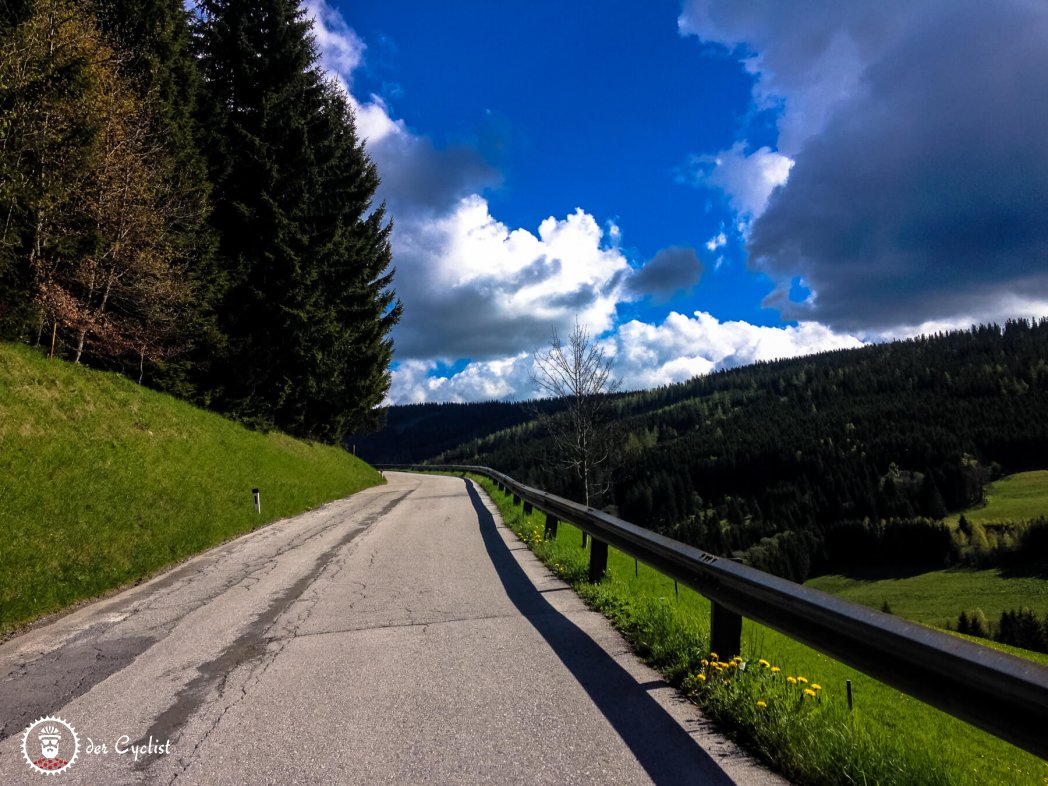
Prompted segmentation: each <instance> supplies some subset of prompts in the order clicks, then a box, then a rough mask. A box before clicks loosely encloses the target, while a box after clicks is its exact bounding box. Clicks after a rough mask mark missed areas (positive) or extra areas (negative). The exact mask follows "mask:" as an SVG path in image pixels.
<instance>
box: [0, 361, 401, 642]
mask: <svg viewBox="0 0 1048 786" xmlns="http://www.w3.org/2000/svg"><path fill="white" fill-rule="evenodd" d="M381 482H383V481H382V478H381V476H380V475H379V473H378V472H376V471H375V470H374V469H372V468H371V467H369V466H367V465H366V464H364V463H363V462H361V461H359V460H357V459H355V458H354V457H353V456H351V455H349V454H348V453H346V451H344V450H341V449H339V448H336V447H332V446H329V445H319V444H312V443H308V442H303V441H300V440H296V439H292V438H290V437H288V436H286V435H284V434H280V433H268V434H263V433H259V432H256V431H250V430H248V429H246V428H244V427H243V426H241V425H239V424H236V423H234V422H232V421H229V420H226V419H224V418H222V417H219V416H218V415H215V414H213V413H209V412H205V411H204V410H201V409H198V408H196V407H193V406H191V405H190V404H187V403H186V402H184V401H180V400H178V399H175V398H172V397H170V396H166V395H163V394H160V393H156V392H154V391H151V390H148V389H145V388H143V387H141V386H139V385H137V384H135V383H134V382H132V381H130V380H128V379H127V378H125V377H122V376H120V375H118V374H113V373H105V372H99V371H93V370H91V369H87V368H84V367H82V366H77V365H73V364H70V363H66V362H64V361H61V360H48V359H46V358H45V357H43V356H42V355H41V354H40V353H39V352H37V351H35V350H33V349H32V348H29V347H25V346H21V345H13V344H0V532H2V533H3V537H2V538H0V634H2V633H4V632H6V631H10V630H11V629H13V628H16V627H18V626H20V625H23V624H25V623H27V622H30V621H31V620H33V619H35V618H37V617H39V616H41V615H44V614H48V613H50V612H54V611H58V610H60V609H63V608H65V607H66V606H68V605H70V604H72V603H75V602H77V601H80V600H83V599H86V598H91V597H95V596H98V595H100V594H103V593H105V592H107V591H109V590H112V589H114V588H117V587H121V586H124V585H128V584H131V583H134V582H138V581H141V580H142V579H145V578H147V577H148V576H150V575H152V574H154V573H156V572H158V571H160V570H161V569H163V568H165V567H167V566H169V565H172V564H173V563H176V562H178V561H180V560H182V559H185V558H186V557H188V556H190V555H192V554H195V553H197V552H199V551H202V550H204V549H207V548H208V547H210V546H213V545H215V544H217V543H221V542H222V541H225V540H228V539H230V538H233V537H235V536H237V535H240V534H242V533H244V532H248V531H250V530H253V529H256V528H258V527H260V526H262V525H264V524H266V523H269V522H272V521H275V520H277V519H280V518H284V517H287V516H292V515H296V514H298V513H301V512H303V511H305V510H308V509H310V508H313V507H316V506H318V505H320V504H322V503H324V502H327V501H330V500H333V499H338V498H340V497H344V496H347V495H349V494H352V493H353V492H355V491H358V490H360V489H362V488H366V487H368V486H373V485H375V484H378V483H381ZM253 488H259V489H260V490H261V499H262V513H261V515H259V514H257V513H256V512H255V508H254V500H253V496H252V489H253Z"/></svg>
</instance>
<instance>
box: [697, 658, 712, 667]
mask: <svg viewBox="0 0 1048 786" xmlns="http://www.w3.org/2000/svg"><path fill="white" fill-rule="evenodd" d="M699 665H700V666H702V668H706V667H707V666H709V665H710V662H709V661H708V660H706V659H705V658H703V659H702V660H700V661H699Z"/></svg>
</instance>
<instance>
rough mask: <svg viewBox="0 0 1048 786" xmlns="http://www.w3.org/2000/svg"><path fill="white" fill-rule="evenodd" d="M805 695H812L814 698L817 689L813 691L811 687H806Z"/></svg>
mask: <svg viewBox="0 0 1048 786" xmlns="http://www.w3.org/2000/svg"><path fill="white" fill-rule="evenodd" d="M804 695H805V696H811V697H812V698H813V699H814V698H815V691H813V690H812V689H811V688H805V689H804Z"/></svg>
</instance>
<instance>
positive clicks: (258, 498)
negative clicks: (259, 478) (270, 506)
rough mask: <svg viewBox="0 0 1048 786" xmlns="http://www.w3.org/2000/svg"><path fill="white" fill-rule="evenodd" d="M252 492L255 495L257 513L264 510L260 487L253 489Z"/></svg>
mask: <svg viewBox="0 0 1048 786" xmlns="http://www.w3.org/2000/svg"><path fill="white" fill-rule="evenodd" d="M251 493H252V494H254V495H255V513H261V512H262V495H261V494H260V493H259V491H258V489H251Z"/></svg>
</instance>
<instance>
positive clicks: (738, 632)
mask: <svg viewBox="0 0 1048 786" xmlns="http://www.w3.org/2000/svg"><path fill="white" fill-rule="evenodd" d="M740 649H742V617H741V616H739V615H738V614H736V613H735V612H734V611H730V610H728V609H726V608H724V606H722V605H720V604H719V603H717V601H715V600H711V601H710V651H711V652H716V653H717V657H718V658H719V659H720V660H731V659H732V658H734V657H735V656H736V655H738V654H739V650H740Z"/></svg>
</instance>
